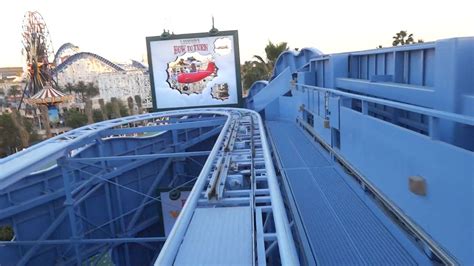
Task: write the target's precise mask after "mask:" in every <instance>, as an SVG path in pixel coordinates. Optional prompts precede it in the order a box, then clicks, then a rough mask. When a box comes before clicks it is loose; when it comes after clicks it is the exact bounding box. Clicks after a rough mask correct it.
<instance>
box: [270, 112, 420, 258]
mask: <svg viewBox="0 0 474 266" xmlns="http://www.w3.org/2000/svg"><path fill="white" fill-rule="evenodd" d="M267 128H268V129H269V134H270V136H271V139H272V140H273V143H274V145H275V147H276V153H277V155H278V159H279V161H280V165H281V167H282V169H281V170H282V172H283V173H284V176H286V179H287V182H288V184H289V188H290V191H291V196H289V197H290V198H292V199H293V200H294V202H295V206H296V209H297V213H298V216H299V217H297V218H296V219H300V220H301V224H302V227H303V230H304V233H302V234H301V235H303V238H304V236H306V238H307V239H303V240H302V241H307V243H308V244H309V249H310V252H311V253H312V255H313V257H314V259H315V261H316V263H317V264H321V265H349V264H350V265H367V264H369V265H388V264H390V265H416V264H429V261H428V259H427V258H426V257H425V256H424V255H423V254H422V252H421V251H420V250H419V249H417V248H416V247H415V245H414V244H412V243H411V242H410V241H409V240H408V238H407V237H406V236H405V235H403V234H401V233H400V232H396V230H395V232H394V230H393V228H391V230H389V229H388V228H387V227H386V224H387V222H389V223H390V221H388V219H386V218H384V217H382V216H380V215H376V213H375V212H376V211H379V210H372V208H369V206H368V205H367V204H366V202H364V201H363V200H362V199H361V198H360V196H359V195H358V194H357V193H356V192H355V191H354V190H353V188H351V186H350V185H349V183H348V182H347V181H346V180H344V178H343V177H342V176H341V174H340V173H339V172H338V171H337V170H336V167H338V166H336V165H335V164H334V163H332V162H331V160H330V159H328V156H327V155H326V154H325V153H324V151H323V149H321V148H319V147H317V146H316V145H315V144H314V143H312V141H311V140H310V138H309V136H308V135H307V134H306V133H304V132H303V131H302V129H300V128H299V127H298V126H297V125H296V124H295V123H292V122H282V121H267ZM381 219H385V220H386V221H382V220H381ZM309 261H310V262H309V263H310V264H311V263H312V261H311V259H309Z"/></svg>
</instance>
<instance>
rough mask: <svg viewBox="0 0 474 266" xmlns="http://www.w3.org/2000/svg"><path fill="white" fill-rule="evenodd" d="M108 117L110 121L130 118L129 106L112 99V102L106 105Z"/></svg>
mask: <svg viewBox="0 0 474 266" xmlns="http://www.w3.org/2000/svg"><path fill="white" fill-rule="evenodd" d="M105 110H106V116H107V118H108V119H114V118H119V117H124V116H128V114H129V113H128V108H127V106H126V105H125V104H124V103H123V102H122V101H121V100H119V99H117V98H115V97H112V99H111V101H110V102H108V103H106V104H105Z"/></svg>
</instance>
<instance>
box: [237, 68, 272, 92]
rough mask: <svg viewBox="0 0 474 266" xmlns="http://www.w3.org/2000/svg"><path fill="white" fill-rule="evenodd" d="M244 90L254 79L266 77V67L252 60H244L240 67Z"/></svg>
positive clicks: (248, 87)
mask: <svg viewBox="0 0 474 266" xmlns="http://www.w3.org/2000/svg"><path fill="white" fill-rule="evenodd" d="M240 72H241V75H242V86H243V88H244V91H247V90H248V89H250V86H252V84H253V83H254V82H255V81H258V80H264V79H268V72H267V69H266V67H264V66H263V65H262V64H258V63H256V62H254V61H245V63H244V64H243V65H242V67H241V69H240Z"/></svg>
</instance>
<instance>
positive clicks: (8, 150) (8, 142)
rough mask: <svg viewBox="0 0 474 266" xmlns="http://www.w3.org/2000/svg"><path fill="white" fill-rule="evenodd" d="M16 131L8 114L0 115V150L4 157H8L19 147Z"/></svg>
mask: <svg viewBox="0 0 474 266" xmlns="http://www.w3.org/2000/svg"><path fill="white" fill-rule="evenodd" d="M19 135H20V134H19V133H18V129H17V128H16V127H15V124H14V123H13V118H12V117H11V115H10V114H2V115H0V148H1V149H3V153H4V155H10V154H12V153H14V152H15V150H16V149H19V148H20V146H21V144H20V143H21V142H20V137H19Z"/></svg>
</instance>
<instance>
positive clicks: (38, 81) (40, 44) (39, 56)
mask: <svg viewBox="0 0 474 266" xmlns="http://www.w3.org/2000/svg"><path fill="white" fill-rule="evenodd" d="M22 37H23V42H22V43H23V51H22V52H23V55H24V56H25V58H26V68H25V74H26V75H25V79H26V85H25V88H24V89H23V95H22V98H21V102H20V105H19V107H18V109H20V108H21V105H22V103H23V102H26V103H27V104H31V105H33V106H37V107H41V106H45V107H47V109H43V108H40V110H41V112H45V111H46V110H48V111H49V112H50V113H55V115H57V112H58V111H57V108H56V105H57V104H60V103H62V102H65V101H67V100H70V99H71V98H72V96H70V95H66V94H64V93H62V92H61V91H59V90H57V89H55V88H54V87H56V88H57V83H56V81H55V80H54V76H53V74H52V68H53V67H54V64H53V63H52V62H51V60H50V59H52V57H53V56H54V49H53V45H52V42H51V38H50V35H49V30H48V27H47V26H46V23H45V22H44V19H43V17H42V16H41V14H40V13H38V12H36V11H35V12H31V11H29V12H27V13H26V14H25V18H24V20H23V33H22ZM44 117H47V116H44ZM45 123H49V121H45Z"/></svg>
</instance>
